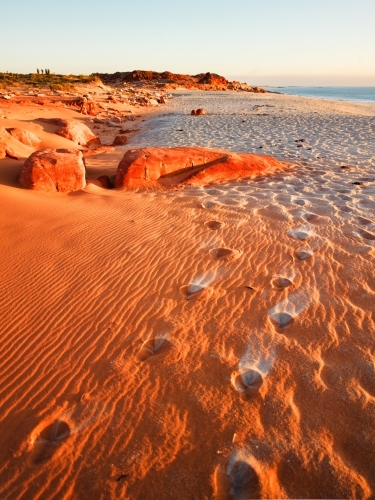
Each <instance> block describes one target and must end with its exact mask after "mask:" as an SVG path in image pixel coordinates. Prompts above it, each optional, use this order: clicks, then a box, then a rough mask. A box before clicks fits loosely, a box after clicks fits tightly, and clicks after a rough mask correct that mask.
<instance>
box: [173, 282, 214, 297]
mask: <svg viewBox="0 0 375 500" xmlns="http://www.w3.org/2000/svg"><path fill="white" fill-rule="evenodd" d="M180 293H181V295H183V296H184V297H185V299H186V300H208V299H210V298H211V297H212V294H213V290H212V288H211V287H205V286H203V285H199V284H195V283H190V284H189V285H184V286H182V287H181V288H180Z"/></svg>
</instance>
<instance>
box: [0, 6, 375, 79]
mask: <svg viewBox="0 0 375 500" xmlns="http://www.w3.org/2000/svg"><path fill="white" fill-rule="evenodd" d="M0 7H1V19H2V23H1V29H0V41H1V46H2V51H1V55H0V71H12V72H18V73H29V72H34V71H36V68H49V69H50V70H51V72H56V73H74V74H76V73H83V74H88V73H92V72H97V71H98V72H108V73H112V72H114V71H130V70H133V69H153V70H155V71H164V70H169V71H172V72H177V73H189V74H196V73H201V72H206V71H211V72H215V73H219V74H221V75H224V76H226V77H227V78H230V79H239V80H240V81H247V82H248V83H250V84H254V85H267V84H268V85H314V84H315V85H375V26H374V20H375V0H269V1H267V0H256V1H254V0H225V1H224V0H188V1H185V0H184V1H182V0H173V1H172V0H123V1H120V0H112V1H110V2H104V1H103V0H102V1H97V0H91V1H88V0H75V1H73V0H64V1H61V0H58V1H57V0H48V1H47V0H35V1H33V2H32V1H30V0H20V1H18V2H15V1H13V2H11V1H5V0H0Z"/></svg>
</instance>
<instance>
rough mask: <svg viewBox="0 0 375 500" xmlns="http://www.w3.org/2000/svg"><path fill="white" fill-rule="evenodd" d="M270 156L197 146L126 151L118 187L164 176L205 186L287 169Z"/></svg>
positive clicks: (121, 164)
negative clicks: (172, 176)
mask: <svg viewBox="0 0 375 500" xmlns="http://www.w3.org/2000/svg"><path fill="white" fill-rule="evenodd" d="M285 165H286V164H285V163H281V162H279V161H278V160H276V159H275V158H272V157H271V156H260V155H254V154H250V153H240V154H238V153H232V152H230V151H225V150H215V149H208V148H198V147H191V148H189V147H177V148H142V149H131V150H129V151H127V152H126V153H125V155H124V157H123V158H122V160H121V162H120V164H119V166H118V168H117V174H116V181H115V187H116V188H133V187H141V186H147V185H150V184H151V183H152V182H153V181H157V180H158V179H160V178H161V177H163V176H168V177H169V178H168V182H169V183H173V182H172V181H171V179H170V174H175V176H176V177H175V179H176V181H175V184H176V183H189V184H198V185H204V184H207V183H210V182H221V181H226V180H229V179H238V178H243V177H252V176H255V175H258V174H265V173H271V172H273V171H276V170H283V169H285Z"/></svg>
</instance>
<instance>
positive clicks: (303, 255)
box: [296, 248, 314, 260]
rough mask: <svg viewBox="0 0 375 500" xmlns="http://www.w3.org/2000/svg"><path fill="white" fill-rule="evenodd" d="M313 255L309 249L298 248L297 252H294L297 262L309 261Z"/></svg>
mask: <svg viewBox="0 0 375 500" xmlns="http://www.w3.org/2000/svg"><path fill="white" fill-rule="evenodd" d="M313 255H314V252H313V251H312V250H310V249H308V248H307V249H306V248H300V249H299V250H296V257H297V259H298V260H306V259H310V257H312V256H313Z"/></svg>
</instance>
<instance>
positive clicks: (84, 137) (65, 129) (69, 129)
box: [56, 120, 100, 147]
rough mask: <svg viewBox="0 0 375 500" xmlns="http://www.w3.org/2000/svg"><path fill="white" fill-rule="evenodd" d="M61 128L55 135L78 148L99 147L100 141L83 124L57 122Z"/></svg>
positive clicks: (69, 121)
mask: <svg viewBox="0 0 375 500" xmlns="http://www.w3.org/2000/svg"><path fill="white" fill-rule="evenodd" d="M59 122H60V124H62V128H60V129H59V130H57V131H56V134H58V135H61V136H62V137H65V138H66V139H69V140H71V141H73V142H75V143H76V144H78V145H79V146H87V147H88V146H92V145H100V139H99V137H98V136H97V135H95V134H93V133H92V132H91V130H90V129H89V127H88V126H87V125H85V124H84V123H80V122H76V121H74V120H59Z"/></svg>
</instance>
